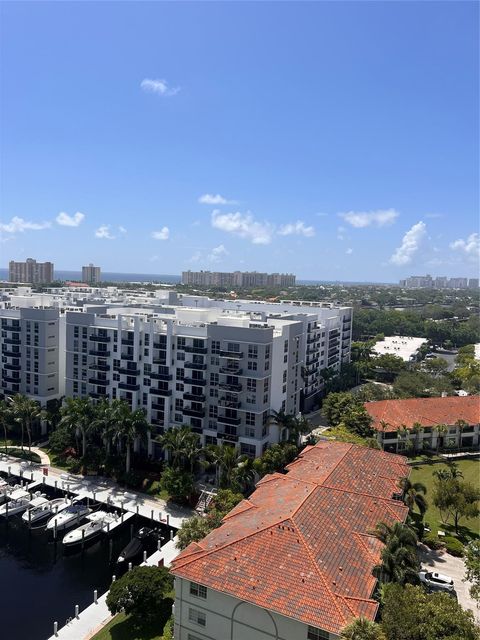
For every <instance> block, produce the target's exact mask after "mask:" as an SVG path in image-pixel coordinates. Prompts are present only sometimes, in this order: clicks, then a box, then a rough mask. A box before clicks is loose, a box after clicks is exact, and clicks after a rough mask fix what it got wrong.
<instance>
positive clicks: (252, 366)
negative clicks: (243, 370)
mask: <svg viewBox="0 0 480 640" xmlns="http://www.w3.org/2000/svg"><path fill="white" fill-rule="evenodd" d="M247 366H248V370H249V371H256V370H257V363H256V361H255V360H249V361H248V365H247Z"/></svg>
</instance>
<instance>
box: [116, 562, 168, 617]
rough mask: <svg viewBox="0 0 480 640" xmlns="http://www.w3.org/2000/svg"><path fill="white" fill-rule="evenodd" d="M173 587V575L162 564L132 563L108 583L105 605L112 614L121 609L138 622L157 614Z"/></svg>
mask: <svg viewBox="0 0 480 640" xmlns="http://www.w3.org/2000/svg"><path fill="white" fill-rule="evenodd" d="M172 588H173V578H172V576H171V575H170V573H169V571H168V569H166V568H165V567H134V568H133V569H132V570H131V571H128V572H127V573H126V574H125V575H124V576H122V577H121V578H119V579H118V580H115V582H113V583H112V584H111V586H110V591H109V592H108V595H107V607H108V609H109V611H110V613H112V614H116V613H120V612H121V611H124V612H125V613H126V614H127V615H130V616H132V617H133V618H134V619H135V620H136V621H137V623H138V624H139V625H141V624H142V623H143V622H144V621H146V620H151V619H152V618H154V617H155V616H156V612H157V608H158V606H159V603H160V602H161V601H162V600H164V598H165V597H166V596H167V594H168V593H170V592H171V590H172Z"/></svg>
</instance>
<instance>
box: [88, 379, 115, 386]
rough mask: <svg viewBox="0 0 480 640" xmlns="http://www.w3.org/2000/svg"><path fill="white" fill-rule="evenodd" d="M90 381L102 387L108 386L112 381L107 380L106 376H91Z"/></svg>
mask: <svg viewBox="0 0 480 640" xmlns="http://www.w3.org/2000/svg"><path fill="white" fill-rule="evenodd" d="M88 382H89V383H90V384H96V385H100V386H102V387H108V385H109V384H110V382H109V381H108V380H105V379H104V378H89V379H88Z"/></svg>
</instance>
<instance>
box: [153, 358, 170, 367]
mask: <svg viewBox="0 0 480 640" xmlns="http://www.w3.org/2000/svg"><path fill="white" fill-rule="evenodd" d="M152 362H153V364H163V365H164V366H165V365H166V364H167V359H166V358H152Z"/></svg>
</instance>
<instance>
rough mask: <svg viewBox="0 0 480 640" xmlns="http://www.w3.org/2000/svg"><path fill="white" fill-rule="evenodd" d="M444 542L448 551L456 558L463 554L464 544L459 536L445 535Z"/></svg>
mask: <svg viewBox="0 0 480 640" xmlns="http://www.w3.org/2000/svg"><path fill="white" fill-rule="evenodd" d="M443 543H444V545H445V547H446V549H447V551H448V553H449V554H450V555H452V556H455V557H456V558H461V557H462V556H463V544H462V543H461V542H460V540H457V538H454V537H453V536H445V538H444V539H443Z"/></svg>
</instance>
